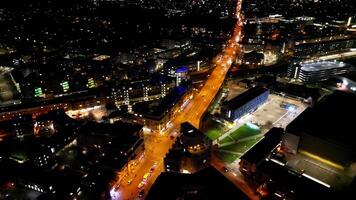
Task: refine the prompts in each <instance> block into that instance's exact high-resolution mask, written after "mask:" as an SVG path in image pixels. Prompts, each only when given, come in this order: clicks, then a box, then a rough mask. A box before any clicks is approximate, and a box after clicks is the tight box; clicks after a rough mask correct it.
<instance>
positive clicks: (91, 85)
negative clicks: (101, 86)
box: [87, 78, 95, 88]
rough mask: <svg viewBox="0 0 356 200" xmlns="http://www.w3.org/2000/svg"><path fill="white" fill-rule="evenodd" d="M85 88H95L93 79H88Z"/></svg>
mask: <svg viewBox="0 0 356 200" xmlns="http://www.w3.org/2000/svg"><path fill="white" fill-rule="evenodd" d="M87 87H88V88H95V82H94V79H93V78H89V79H88V83H87Z"/></svg>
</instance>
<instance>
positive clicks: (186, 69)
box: [176, 66, 188, 73]
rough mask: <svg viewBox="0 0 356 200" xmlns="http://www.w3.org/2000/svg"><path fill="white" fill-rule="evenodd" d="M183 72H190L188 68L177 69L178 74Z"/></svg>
mask: <svg viewBox="0 0 356 200" xmlns="http://www.w3.org/2000/svg"><path fill="white" fill-rule="evenodd" d="M183 72H188V67H187V66H183V67H179V68H177V69H176V73H183Z"/></svg>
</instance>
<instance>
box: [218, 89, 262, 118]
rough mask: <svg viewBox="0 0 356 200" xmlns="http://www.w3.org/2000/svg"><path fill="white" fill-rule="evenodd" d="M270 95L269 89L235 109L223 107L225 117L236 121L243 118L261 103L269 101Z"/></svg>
mask: <svg viewBox="0 0 356 200" xmlns="http://www.w3.org/2000/svg"><path fill="white" fill-rule="evenodd" d="M268 95H269V91H268V90H267V91H266V92H264V93H262V94H260V95H259V96H257V97H256V98H254V99H252V100H251V101H249V102H247V103H246V104H245V105H243V106H241V107H239V108H237V109H235V110H229V109H226V108H222V112H223V113H224V115H225V117H226V118H227V119H228V120H230V121H235V120H236V119H239V118H241V117H242V116H244V115H246V114H247V113H249V112H252V111H253V110H255V109H257V108H258V107H259V106H260V105H262V104H263V103H264V102H266V101H267V99H268Z"/></svg>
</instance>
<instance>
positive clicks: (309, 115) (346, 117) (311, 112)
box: [286, 91, 356, 151]
mask: <svg viewBox="0 0 356 200" xmlns="http://www.w3.org/2000/svg"><path fill="white" fill-rule="evenodd" d="M355 113H356V94H353V93H347V92H342V91H335V92H334V93H332V94H331V95H329V96H326V97H324V98H323V99H322V100H320V101H319V102H318V103H317V104H316V105H315V106H314V107H312V108H308V109H306V110H305V111H304V112H303V113H302V114H300V115H299V116H298V117H297V118H296V119H295V120H293V121H292V122H291V123H290V124H289V125H288V126H287V128H286V130H287V131H288V132H290V133H293V134H302V133H307V134H310V135H313V136H315V137H318V138H321V139H324V140H326V141H330V142H332V143H337V144H338V145H342V146H344V147H346V148H348V149H354V150H355V151H356V135H355V134H354V133H355V127H356V126H355V117H354V116H355Z"/></svg>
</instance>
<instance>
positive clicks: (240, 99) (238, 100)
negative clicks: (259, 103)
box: [223, 87, 268, 110]
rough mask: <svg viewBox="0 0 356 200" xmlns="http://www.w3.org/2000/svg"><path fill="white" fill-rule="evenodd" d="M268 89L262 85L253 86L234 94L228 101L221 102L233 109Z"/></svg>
mask: <svg viewBox="0 0 356 200" xmlns="http://www.w3.org/2000/svg"><path fill="white" fill-rule="evenodd" d="M266 91H268V89H267V88H264V87H253V88H251V89H249V90H247V91H246V92H244V93H242V94H240V95H238V96H236V97H235V98H233V99H231V100H230V101H225V102H223V106H225V107H228V108H229V109H232V110H235V109H237V108H239V107H241V106H243V105H245V104H246V103H247V102H249V101H251V100H252V99H254V98H256V97H257V96H259V95H261V94H263V93H264V92H266Z"/></svg>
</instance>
